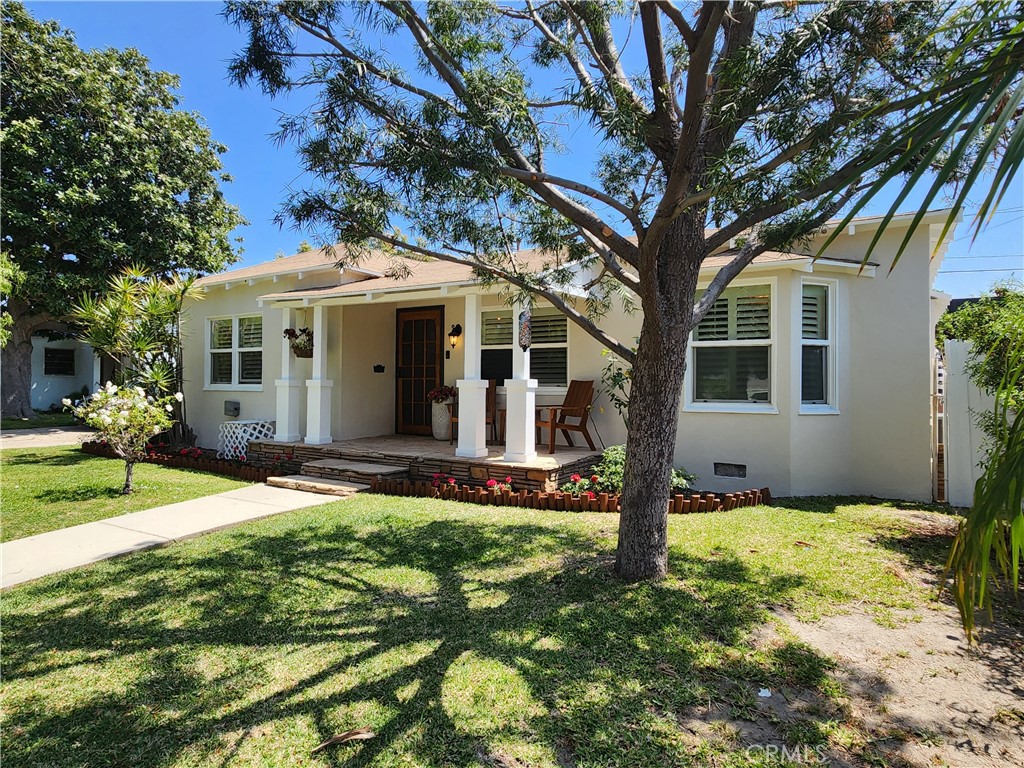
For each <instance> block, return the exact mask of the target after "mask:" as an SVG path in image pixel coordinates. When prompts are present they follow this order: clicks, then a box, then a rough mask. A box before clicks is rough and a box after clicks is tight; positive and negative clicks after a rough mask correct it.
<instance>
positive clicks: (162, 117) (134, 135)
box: [0, 1, 243, 416]
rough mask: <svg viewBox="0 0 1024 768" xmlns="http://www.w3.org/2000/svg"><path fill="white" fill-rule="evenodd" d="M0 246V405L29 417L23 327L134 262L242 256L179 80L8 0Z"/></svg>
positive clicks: (59, 311)
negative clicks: (1, 291)
mask: <svg viewBox="0 0 1024 768" xmlns="http://www.w3.org/2000/svg"><path fill="white" fill-rule="evenodd" d="M3 24H4V44H3V51H2V64H3V89H2V94H0V132H2V134H0V135H2V141H3V148H4V149H3V166H4V167H3V175H2V178H0V194H2V196H3V235H2V247H3V250H4V251H5V252H6V253H7V254H8V255H9V256H10V259H11V261H12V262H13V264H14V266H15V267H16V269H17V274H18V280H17V282H16V283H15V285H14V286H13V288H12V289H11V292H10V293H9V294H6V295H4V297H3V313H4V315H5V316H7V317H8V318H9V319H8V320H7V321H6V322H8V323H9V324H10V329H9V330H10V334H11V337H10V339H9V340H8V343H6V344H5V345H4V347H3V353H2V366H3V391H2V403H0V405H2V410H3V413H4V415H11V416H28V415H31V413H32V411H31V407H30V399H29V387H30V383H31V350H32V346H31V345H32V341H31V337H32V334H33V332H35V331H36V330H38V329H40V328H45V327H57V326H58V324H60V323H63V322H64V321H65V320H66V319H67V316H68V313H69V311H70V309H71V303H72V302H73V301H74V300H75V298H76V297H78V296H81V295H82V294H83V293H95V292H98V291H100V290H102V288H103V286H104V282H105V280H106V279H107V277H108V276H109V275H111V274H115V273H117V272H119V271H120V270H121V269H123V268H124V267H127V266H128V265H130V264H139V265H142V266H144V267H146V268H147V269H149V270H151V271H152V272H153V273H154V274H157V275H161V276H164V275H169V274H171V273H173V272H176V271H183V270H187V271H195V272H208V271H216V270H219V269H222V268H223V267H224V266H225V265H227V264H228V263H230V262H231V261H233V260H235V258H237V247H236V246H235V245H234V244H233V243H232V241H231V238H230V232H231V230H232V229H234V228H235V227H236V226H237V225H239V224H240V223H243V219H242V218H241V216H240V215H239V213H238V210H237V209H236V208H235V207H234V206H232V205H230V204H228V203H227V202H226V201H225V199H224V196H223V194H222V192H221V190H220V183H221V182H223V181H228V180H229V178H228V177H227V176H226V175H224V174H222V173H221V172H220V171H221V160H220V155H221V154H222V153H223V152H225V151H226V148H225V147H224V146H222V145H221V144H218V143H216V142H214V141H213V140H212V139H211V137H210V132H209V130H208V129H207V128H206V126H205V124H204V123H203V121H202V118H201V117H199V116H198V115H197V114H195V113H191V112H185V111H182V110H180V109H177V108H176V107H177V105H178V97H177V96H176V95H175V93H174V89H175V88H176V87H177V86H178V78H177V77H176V76H174V75H170V74H167V73H163V72H154V71H152V70H150V69H149V66H148V64H147V62H146V59H145V58H144V57H143V56H142V55H140V54H139V53H138V52H137V51H135V50H132V49H128V50H125V51H117V50H103V51H83V50H81V49H80V48H79V47H78V46H77V45H76V44H75V41H74V38H73V36H72V35H71V33H70V32H67V31H64V30H61V29H60V27H58V25H57V24H55V23H53V22H45V23H41V22H38V21H36V20H35V19H33V18H32V17H31V16H30V15H29V14H28V13H27V12H26V11H25V9H24V7H23V6H22V5H20V4H19V3H16V2H7V1H5V2H4V3H3Z"/></svg>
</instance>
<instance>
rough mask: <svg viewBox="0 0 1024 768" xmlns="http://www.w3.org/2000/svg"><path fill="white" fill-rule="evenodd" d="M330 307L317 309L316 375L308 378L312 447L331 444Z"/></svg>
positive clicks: (308, 429)
mask: <svg viewBox="0 0 1024 768" xmlns="http://www.w3.org/2000/svg"><path fill="white" fill-rule="evenodd" d="M327 349H328V347H327V308H326V307H324V305H323V304H317V305H315V306H314V307H313V372H312V374H311V378H309V379H306V440H305V442H307V443H309V444H310V445H323V444H324V443H329V442H331V389H332V388H333V387H334V382H333V381H331V380H330V379H328V378H327Z"/></svg>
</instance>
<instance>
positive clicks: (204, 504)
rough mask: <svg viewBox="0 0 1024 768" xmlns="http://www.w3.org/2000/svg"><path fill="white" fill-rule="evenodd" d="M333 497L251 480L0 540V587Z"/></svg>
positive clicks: (311, 504)
mask: <svg viewBox="0 0 1024 768" xmlns="http://www.w3.org/2000/svg"><path fill="white" fill-rule="evenodd" d="M337 500H338V497H337V496H324V495H322V494H318V493H306V492H304V491H293V490H290V489H287V488H271V487H270V486H267V485H251V486H249V487H247V488H239V489H237V490H234V491H227V492H225V493H218V494H215V495H213V496H204V497H203V498H200V499H192V500H190V501H180V502H178V503H177V504H166V505H164V506H162V507H153V508H152V509H146V510H143V511H142V512H133V513H132V514H130V515H120V516H118V517H109V518H107V519H106V520H97V521H96V522H93V523H85V524H84V525H76V526H73V527H71V528H64V529H62V530H59V531H51V532H50V533H41V534H39V535H38V536H29V537H28V538H24V539H17V540H16V541H9V542H7V543H6V544H0V562H2V575H0V587H3V588H6V587H12V586H14V585H15V584H21V583H22V582H25V581H30V580H32V579H38V578H39V577H40V576H47V575H49V574H51V573H58V572H60V571H66V570H68V569H70V568H77V567H79V566H82V565H88V564H89V563H95V562H97V561H99V560H106V559H107V558H108V557H114V556H116V555H123V554H125V553H127V552H135V551H137V550H140V549H147V548H148V547H155V546H157V545H159V544H166V543H167V542H169V541H178V540H180V539H187V538H190V537H192V536H197V535H198V534H201V533H207V532H209V531H216V530H218V529H220V528H227V527H229V526H232V525H238V524H239V523H244V522H247V521H249V520H256V519H258V518H261V517H267V516H269V515H276V514H278V513H280V512H291V511H292V510H295V509H301V508H303V507H312V506H317V505H319V504H327V503H328V502H331V501H337Z"/></svg>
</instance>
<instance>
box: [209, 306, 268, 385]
mask: <svg viewBox="0 0 1024 768" xmlns="http://www.w3.org/2000/svg"><path fill="white" fill-rule="evenodd" d="M208 327H209V334H208V341H209V347H208V351H207V358H208V360H209V369H208V375H207V378H206V383H207V386H212V387H214V388H217V389H231V388H234V387H243V388H251V387H258V386H261V385H262V384H263V317H262V315H244V316H240V317H216V318H210V319H209V320H208Z"/></svg>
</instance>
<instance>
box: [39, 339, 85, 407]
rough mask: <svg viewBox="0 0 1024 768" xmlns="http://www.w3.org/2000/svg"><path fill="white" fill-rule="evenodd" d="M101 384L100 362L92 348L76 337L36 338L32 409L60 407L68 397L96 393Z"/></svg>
mask: <svg viewBox="0 0 1024 768" xmlns="http://www.w3.org/2000/svg"><path fill="white" fill-rule="evenodd" d="M99 381H100V364H99V359H98V358H97V357H96V354H95V352H93V349H92V347H90V346H89V345H88V344H85V343H83V342H81V341H77V340H76V339H73V338H53V337H51V336H50V335H46V334H38V335H36V336H33V337H32V385H31V387H32V388H31V399H32V407H33V408H34V409H35V410H37V411H47V410H50V409H51V408H60V407H61V404H60V402H61V400H63V399H64V398H65V397H69V396H72V399H75V397H80V396H81V395H82V393H83V390H84V391H85V392H94V391H95V390H96V388H97V386H98V384H99Z"/></svg>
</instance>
